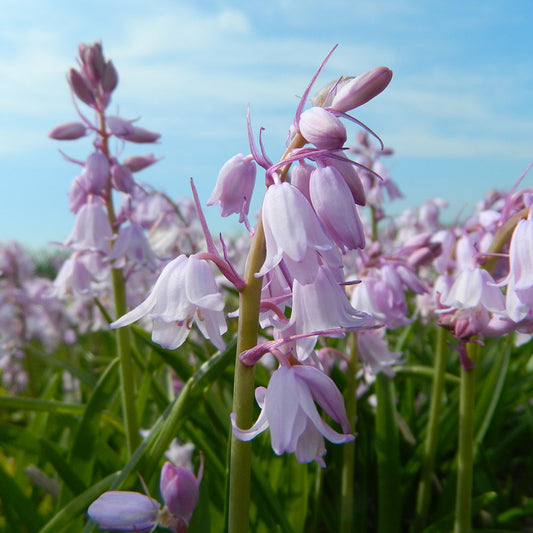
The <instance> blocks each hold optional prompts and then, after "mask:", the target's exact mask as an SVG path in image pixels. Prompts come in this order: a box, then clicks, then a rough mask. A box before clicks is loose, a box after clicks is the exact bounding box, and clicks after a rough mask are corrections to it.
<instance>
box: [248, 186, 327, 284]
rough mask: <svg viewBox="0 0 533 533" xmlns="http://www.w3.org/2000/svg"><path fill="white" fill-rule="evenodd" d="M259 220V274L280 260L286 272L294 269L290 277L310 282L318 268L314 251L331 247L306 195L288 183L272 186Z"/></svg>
mask: <svg viewBox="0 0 533 533" xmlns="http://www.w3.org/2000/svg"><path fill="white" fill-rule="evenodd" d="M262 218H263V226H264V230H265V241H266V259H265V262H264V263H263V266H262V267H261V269H260V271H259V273H258V275H261V276H263V275H264V274H266V273H267V272H269V271H270V270H272V269H273V268H274V267H275V266H277V265H278V264H279V263H280V261H281V260H283V261H285V263H287V265H288V266H289V269H290V267H291V266H292V267H293V269H292V271H291V274H292V275H293V276H295V277H300V276H301V277H303V278H304V279H313V278H314V277H315V275H316V272H317V269H318V261H317V259H316V252H328V251H331V250H332V249H333V248H334V244H333V242H332V241H331V239H330V238H329V237H328V236H327V235H326V234H325V233H324V230H323V228H322V226H321V224H320V222H319V220H318V218H317V216H316V214H315V212H314V211H313V208H312V207H311V204H310V203H309V202H308V201H307V199H306V198H305V196H304V195H303V194H302V193H301V192H300V191H299V190H298V189H297V188H296V187H295V186H294V185H291V184H290V183H287V182H283V183H279V184H274V185H271V186H270V187H269V188H268V189H267V191H266V193H265V198H264V200H263V209H262ZM310 251H311V252H315V253H311V254H309V252H310ZM298 267H300V268H298Z"/></svg>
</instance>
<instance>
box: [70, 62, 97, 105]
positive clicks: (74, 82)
mask: <svg viewBox="0 0 533 533" xmlns="http://www.w3.org/2000/svg"><path fill="white" fill-rule="evenodd" d="M67 77H68V81H69V83H70V87H71V89H72V91H73V92H74V94H75V95H76V96H77V97H78V98H79V99H80V100H81V101H82V102H83V103H84V104H87V105H88V106H94V105H96V98H95V96H94V93H93V90H92V89H91V87H90V85H89V83H88V82H87V80H86V79H85V78H84V77H83V76H82V75H81V74H80V73H79V72H78V71H77V70H75V69H73V68H71V69H70V72H69V73H68V76H67Z"/></svg>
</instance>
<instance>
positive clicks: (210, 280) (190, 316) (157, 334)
mask: <svg viewBox="0 0 533 533" xmlns="http://www.w3.org/2000/svg"><path fill="white" fill-rule="evenodd" d="M223 309H224V299H223V298H222V295H221V294H220V291H219V289H218V286H217V283H216V281H215V276H214V274H213V271H212V270H211V267H210V266H209V264H208V263H207V262H206V261H205V260H202V259H198V258H197V257H195V256H194V255H191V256H190V257H186V256H185V255H180V256H178V257H176V259H174V260H172V261H171V262H170V263H168V265H166V266H165V268H164V269H163V271H162V272H161V274H160V276H159V278H158V279H157V281H156V283H155V285H154V288H153V289H152V292H151V293H150V294H149V296H148V298H146V300H144V302H142V303H141V304H139V305H138V306H137V307H136V308H135V309H132V310H131V311H130V312H129V313H126V314H125V315H124V316H122V317H121V318H119V319H118V320H116V321H115V322H113V323H112V324H111V327H112V328H120V327H122V326H127V325H129V324H132V323H133V322H136V321H137V320H139V319H141V318H143V317H145V316H148V317H149V318H152V320H153V330H152V340H153V341H154V342H157V343H158V344H160V345H161V346H163V348H168V349H170V350H173V349H175V348H178V347H179V346H181V345H182V344H183V343H184V342H185V339H186V338H187V336H188V335H189V331H190V329H191V326H192V323H193V322H194V323H196V325H197V327H198V329H199V330H200V332H201V333H202V335H203V336H204V337H205V338H206V339H209V340H210V341H211V342H212V343H213V344H214V345H215V346H216V347H217V348H218V349H219V350H223V349H224V348H225V344H224V341H223V340H222V334H223V333H225V332H226V330H227V326H226V320H225V317H224V312H223Z"/></svg>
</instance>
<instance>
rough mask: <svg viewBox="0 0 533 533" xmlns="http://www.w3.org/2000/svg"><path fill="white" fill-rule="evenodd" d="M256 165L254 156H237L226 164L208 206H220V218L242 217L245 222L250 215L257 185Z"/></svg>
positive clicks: (240, 219)
mask: <svg viewBox="0 0 533 533" xmlns="http://www.w3.org/2000/svg"><path fill="white" fill-rule="evenodd" d="M255 174H256V165H255V162H254V159H253V156H252V155H247V156H244V155H243V154H237V155H235V156H233V157H232V158H231V159H230V160H229V161H226V163H224V165H223V167H222V169H221V170H220V172H219V174H218V179H217V182H216V185H215V188H214V190H213V192H212V193H211V196H210V197H209V200H208V201H207V205H217V204H218V205H220V208H221V210H220V216H222V217H227V216H229V215H231V214H232V213H237V214H238V215H240V217H239V222H243V221H244V219H245V217H246V216H247V215H248V210H249V208H250V199H251V197H252V193H253V190H254V185H255Z"/></svg>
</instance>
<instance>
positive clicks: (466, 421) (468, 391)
mask: <svg viewBox="0 0 533 533" xmlns="http://www.w3.org/2000/svg"><path fill="white" fill-rule="evenodd" d="M466 350H467V354H468V357H470V359H471V360H472V362H473V363H474V364H477V362H478V360H479V352H480V346H479V344H476V343H468V344H467V347H466ZM475 371H476V369H475V367H474V368H471V369H468V370H467V369H465V368H461V385H460V388H459V446H458V452H457V459H458V460H457V489H456V494H455V524H454V529H453V531H454V533H470V531H471V518H472V472H473V470H472V469H473V464H474V404H475V402H474V399H475Z"/></svg>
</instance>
